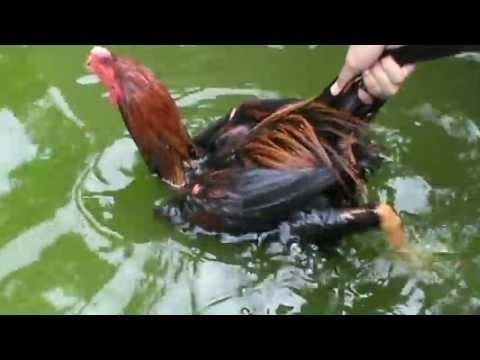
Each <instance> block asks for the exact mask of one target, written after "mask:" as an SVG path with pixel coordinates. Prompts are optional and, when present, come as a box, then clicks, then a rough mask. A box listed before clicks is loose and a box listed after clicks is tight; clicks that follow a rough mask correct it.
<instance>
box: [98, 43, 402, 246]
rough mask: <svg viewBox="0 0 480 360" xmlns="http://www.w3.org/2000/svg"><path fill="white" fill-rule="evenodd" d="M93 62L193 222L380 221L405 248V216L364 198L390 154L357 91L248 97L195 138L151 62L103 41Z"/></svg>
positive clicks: (249, 228)
mask: <svg viewBox="0 0 480 360" xmlns="http://www.w3.org/2000/svg"><path fill="white" fill-rule="evenodd" d="M89 66H90V68H91V70H92V71H94V72H95V73H96V74H97V75H98V76H99V77H100V79H101V80H102V82H103V83H104V84H105V85H106V86H107V87H108V88H109V90H110V95H111V100H112V101H113V102H114V103H115V104H116V105H118V107H119V110H120V112H121V114H122V117H123V120H124V122H125V124H126V126H127V128H128V130H129V132H130V133H131V135H132V137H133V139H134V141H135V142H136V144H137V146H138V148H139V150H140V152H141V154H142V156H143V158H144V159H145V161H146V163H147V165H148V166H149V168H150V170H151V171H152V172H154V173H156V174H158V175H159V176H160V177H161V178H162V179H163V180H164V181H165V182H166V183H168V184H169V185H170V186H171V187H172V189H174V190H175V191H177V193H178V195H179V197H178V199H179V200H180V201H177V202H176V205H178V207H179V209H180V215H181V218H182V219H183V220H184V221H186V222H188V223H191V224H194V225H196V226H199V227H200V228H202V229H204V230H206V231H209V232H216V233H227V234H231V235H242V234H245V233H261V234H263V236H270V235H272V236H274V235H278V234H279V233H280V228H282V226H281V225H282V224H289V225H290V226H289V227H288V228H289V232H290V235H291V236H295V237H297V238H301V239H308V240H313V241H316V242H317V243H322V241H325V240H327V239H331V238H332V237H333V238H339V237H340V236H341V235H342V234H345V233H347V232H351V231H360V230H368V229H371V228H375V227H379V226H380V227H382V228H383V229H384V230H385V231H386V232H387V234H388V236H389V239H390V240H391V242H392V244H394V245H396V246H398V247H403V245H404V235H403V231H402V229H401V222H400V220H399V218H398V216H397V215H396V214H395V213H394V211H393V210H392V209H391V208H390V207H389V206H388V205H379V206H373V205H372V206H359V204H357V203H356V198H357V193H358V189H359V186H360V187H363V185H364V183H365V180H366V175H367V173H368V172H369V171H372V170H374V169H375V168H376V166H378V164H379V160H380V157H379V153H378V149H377V148H376V147H375V146H374V145H373V144H371V143H370V141H369V140H368V139H366V138H365V136H364V135H365V134H364V132H365V130H367V129H368V120H367V116H364V115H365V114H366V113H367V112H368V111H367V112H366V111H365V109H360V108H359V107H358V106H357V107H356V106H355V105H354V104H355V102H354V101H352V97H353V96H355V95H352V94H354V92H353V91H350V92H348V91H345V92H344V95H342V96H343V97H340V98H337V99H336V100H335V102H332V101H329V100H328V99H327V98H326V97H318V98H315V99H311V100H307V101H298V100H294V99H286V100H255V101H250V102H246V103H243V104H241V105H240V106H239V107H237V108H234V109H232V110H231V111H229V112H228V114H227V115H226V116H225V117H224V118H222V119H220V120H219V121H217V122H215V123H214V124H213V125H212V126H211V127H210V128H208V129H207V130H205V131H204V132H203V133H202V134H200V135H199V136H197V137H196V138H194V139H192V138H191V137H190V136H189V134H188V132H187V130H186V129H185V127H184V125H183V123H182V121H181V118H180V114H179V111H178V109H177V107H176V105H175V102H174V100H173V99H172V98H171V96H170V94H169V92H168V90H167V89H166V87H165V86H164V85H163V84H162V83H161V82H160V81H159V80H158V79H156V78H155V76H154V74H153V73H152V72H151V71H150V70H148V69H147V68H146V67H144V66H143V65H141V64H139V63H137V62H135V61H133V60H131V59H128V58H127V57H123V56H116V55H113V54H111V53H110V52H109V51H108V50H106V49H103V48H95V49H94V50H92V53H91V55H90V59H89ZM359 114H360V115H361V116H357V115H359ZM164 213H165V214H169V213H170V212H169V211H165V212H164Z"/></svg>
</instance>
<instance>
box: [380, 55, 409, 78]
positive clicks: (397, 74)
mask: <svg viewBox="0 0 480 360" xmlns="http://www.w3.org/2000/svg"><path fill="white" fill-rule="evenodd" d="M381 63H382V67H383V69H384V70H385V73H386V74H387V76H388V78H389V79H390V81H391V82H392V83H394V84H396V85H400V84H401V83H403V82H404V81H405V79H406V78H407V72H406V71H405V70H404V69H403V68H402V67H400V65H398V64H397V63H396V62H395V60H393V58H392V57H391V56H387V57H386V58H383V59H382V61H381Z"/></svg>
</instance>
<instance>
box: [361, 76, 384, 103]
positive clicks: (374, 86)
mask: <svg viewBox="0 0 480 360" xmlns="http://www.w3.org/2000/svg"><path fill="white" fill-rule="evenodd" d="M363 83H364V85H365V88H366V89H367V91H368V93H369V94H371V95H373V96H375V97H379V96H380V94H381V88H380V85H379V84H378V83H377V81H376V80H375V79H374V77H373V75H372V72H371V71H370V70H366V71H365V72H364V73H363Z"/></svg>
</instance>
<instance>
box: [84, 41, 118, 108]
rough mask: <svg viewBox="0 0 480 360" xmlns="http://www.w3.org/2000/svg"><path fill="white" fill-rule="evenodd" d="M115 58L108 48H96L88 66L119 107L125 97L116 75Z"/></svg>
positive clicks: (92, 51) (91, 52)
mask: <svg viewBox="0 0 480 360" xmlns="http://www.w3.org/2000/svg"><path fill="white" fill-rule="evenodd" d="M115 61H116V59H115V56H114V55H113V54H112V53H111V52H110V51H109V50H107V49H106V48H104V47H100V46H95V47H94V48H93V49H92V50H91V51H90V55H89V56H88V59H87V63H86V66H87V68H88V70H89V71H91V72H92V73H94V74H95V75H97V76H98V77H99V79H100V81H101V82H102V83H103V85H104V86H105V87H106V88H107V89H108V91H109V93H110V100H111V101H112V103H113V104H114V105H118V104H119V103H120V102H121V100H122V97H123V94H122V90H121V87H120V84H119V82H118V79H117V76H116V73H115Z"/></svg>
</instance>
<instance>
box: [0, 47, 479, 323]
mask: <svg viewBox="0 0 480 360" xmlns="http://www.w3.org/2000/svg"><path fill="white" fill-rule="evenodd" d="M288 48H289V47H287V46H281V45H270V46H269V47H263V46H262V47H252V48H244V49H242V50H241V54H242V56H245V52H248V54H247V56H248V58H249V62H248V63H247V64H244V63H243V62H239V63H238V64H229V65H230V67H229V68H228V69H226V70H225V72H222V71H223V70H221V69H217V70H215V71H218V73H215V71H214V70H212V69H211V68H209V70H208V71H210V72H211V73H208V74H206V75H205V74H203V72H202V69H198V70H197V71H198V79H197V77H195V78H193V77H192V78H182V71H181V70H182V69H185V68H192V69H196V67H195V66H198V64H196V63H195V62H194V61H195V56H194V55H195V54H198V55H199V56H200V55H201V56H206V57H207V58H208V57H211V59H212V61H213V59H215V58H216V56H218V57H220V58H221V57H222V56H225V54H224V53H223V52H222V51H225V52H228V51H231V52H234V51H237V50H235V49H230V48H229V49H227V50H221V49H222V48H219V49H217V50H215V49H214V48H210V50H209V51H211V52H212V54H207V53H205V50H203V48H202V47H201V46H186V47H171V48H168V47H161V48H159V49H158V50H157V49H150V48H143V47H132V48H130V49H124V52H125V53H129V52H130V50H131V52H135V51H138V54H140V56H142V54H143V56H147V54H151V53H152V52H157V51H158V54H159V56H158V58H159V59H162V61H165V62H166V63H162V64H158V67H159V68H161V69H167V68H168V69H169V76H170V77H171V78H170V81H169V83H172V84H173V85H172V93H173V95H174V97H175V99H176V101H177V104H178V105H179V107H180V108H181V110H182V115H183V116H184V117H185V119H186V122H187V124H188V127H189V129H190V130H191V131H192V132H197V131H199V130H200V129H202V128H204V127H205V126H207V125H208V123H210V122H211V121H213V119H215V118H217V117H219V116H222V115H224V114H225V113H226V112H227V111H228V110H229V109H230V108H231V106H234V105H235V104H238V103H239V102H240V101H242V100H244V99H251V98H252V97H259V98H278V97H281V96H287V95H285V94H296V93H300V94H303V95H302V96H305V97H306V96H310V95H312V94H311V89H308V90H306V89H304V88H302V87H301V86H303V85H299V84H310V82H311V81H312V79H313V77H314V75H312V74H316V73H318V72H321V69H320V68H319V67H318V66H316V64H315V62H312V61H311V58H310V57H312V56H313V57H316V61H317V62H318V63H321V61H322V59H324V56H326V55H328V54H337V55H338V56H337V55H335V56H337V57H336V58H337V60H338V62H339V64H340V62H341V59H342V58H343V56H344V52H343V51H341V52H339V51H337V50H335V49H329V48H325V47H322V46H310V47H308V48H309V50H308V52H306V53H300V52H299V53H298V54H302V55H298V54H295V51H290V50H291V49H288ZM212 49H213V50H212ZM23 50H24V51H27V50H25V49H23ZM287 50H288V51H287ZM28 51H31V52H32V53H31V58H32V59H33V60H35V61H32V63H35V64H36V66H38V67H39V69H38V70H35V71H36V72H38V74H42V79H44V81H46V82H47V84H41V86H39V87H38V88H36V89H35V91H34V92H32V94H31V98H30V100H28V101H27V102H25V100H22V101H23V102H22V101H19V103H18V104H17V103H15V104H9V100H8V99H7V100H5V99H4V102H5V104H6V105H5V106H4V108H3V109H2V110H0V195H1V196H2V197H1V198H0V221H3V219H4V218H5V219H6V220H5V221H4V222H3V223H4V224H5V225H6V226H5V227H4V228H2V230H3V233H2V234H1V236H0V308H1V309H3V311H4V312H8V313H15V312H30V313H31V312H46V313H68V314H77V313H78V314H297V313H307V314H351V313H356V314H358V313H370V314H371V313H375V314H444V313H472V312H478V311H479V306H480V293H479V290H478V289H480V280H479V278H478V276H476V274H478V270H479V269H480V260H479V259H480V256H478V255H477V254H478V251H479V250H480V245H479V242H478V230H479V226H480V223H479V222H478V214H479V211H478V208H477V205H476V204H478V201H479V200H480V191H479V190H478V189H477V186H476V183H477V180H478V175H479V174H480V164H479V162H478V160H479V156H478V149H477V148H476V144H477V142H478V139H479V135H480V130H479V128H478V121H476V119H475V115H478V116H480V112H477V113H476V114H475V113H473V112H471V113H470V114H469V115H468V116H467V115H465V114H464V113H463V112H462V109H461V108H455V109H454V110H449V109H446V108H445V107H441V105H440V104H443V103H444V100H443V99H442V98H440V95H438V94H437V95H436V96H437V97H438V98H437V97H436V96H430V97H429V98H428V99H424V100H423V98H422V100H421V102H420V106H419V103H418V102H414V101H413V100H409V98H403V97H402V96H400V97H399V98H398V100H396V104H398V107H395V104H392V106H391V107H388V108H387V109H386V111H385V113H384V114H383V115H382V116H380V118H379V120H378V123H377V124H376V126H375V129H376V134H377V136H378V138H379V139H383V143H384V144H386V145H385V158H386V165H385V167H384V168H383V170H382V171H381V172H380V173H379V174H378V175H376V176H375V178H374V179H373V180H372V185H371V194H370V196H371V197H372V199H379V200H382V201H388V202H390V203H392V204H393V205H394V206H395V208H396V209H397V210H398V211H399V212H400V213H401V214H402V216H404V220H405V223H406V227H407V230H408V232H409V235H410V236H411V241H412V242H413V243H414V245H415V247H416V248H418V249H419V251H423V252H425V253H427V254H429V255H431V257H432V259H433V260H432V264H431V266H428V267H424V268H420V269H417V268H412V267H410V266H409V265H408V264H406V263H405V262H403V261H402V260H401V259H399V258H398V257H397V256H396V255H395V254H394V253H393V252H392V251H391V249H390V248H388V247H387V245H386V244H385V240H384V238H383V236H382V234H380V233H379V232H371V233H368V234H362V235H356V236H353V237H351V238H348V239H346V240H345V241H344V243H343V244H342V246H341V247H340V248H339V249H336V250H333V251H332V252H328V253H322V252H319V251H318V250H317V249H316V248H315V247H314V246H312V247H309V246H307V247H305V248H302V249H300V248H299V247H298V246H292V248H290V249H285V247H284V246H281V245H280V244H270V245H269V246H268V247H262V246H257V245H256V244H248V245H241V246H236V245H227V244H221V243H219V242H218V241H217V240H216V239H211V238H206V237H202V238H197V237H195V236H191V235H187V234H182V233H181V232H180V231H178V230H177V229H175V228H174V227H173V226H171V225H170V224H166V223H162V222H160V221H157V220H155V219H154V217H153V207H154V204H155V203H156V202H163V201H165V200H166V199H167V198H168V196H169V193H168V192H167V191H166V189H165V187H164V186H163V185H162V184H160V183H159V182H158V180H157V179H156V178H154V177H152V176H150V175H149V174H148V171H147V169H146V167H145V166H144V164H143V163H142V161H140V160H139V155H138V151H137V149H136V146H135V144H134V142H133V141H132V139H131V138H130V137H129V136H128V135H126V133H125V129H124V126H123V124H122V122H121V120H120V117H119V115H118V114H117V113H116V112H114V111H113V110H112V107H111V105H110V104H108V102H107V101H105V99H102V98H101V97H100V94H102V93H103V92H104V89H103V88H102V87H101V86H100V85H99V84H98V79H97V78H96V77H94V76H91V75H81V72H82V71H83V68H82V66H83V60H84V59H83V58H80V57H81V56H84V55H85V54H86V53H87V51H88V48H85V49H75V48H72V49H70V50H68V49H65V50H62V49H60V50H58V49H57V50H52V49H46V50H39V49H38V48H35V47H33V48H29V50H28ZM50 51H58V55H63V56H64V57H65V60H64V61H65V65H67V64H71V63H72V61H76V60H73V59H77V58H78V67H75V70H74V71H71V72H70V71H68V70H65V72H64V73H62V72H60V74H59V72H58V68H60V67H61V64H60V65H58V66H55V67H54V69H51V59H52V56H50V53H49V52H50ZM182 51H187V52H188V53H189V54H191V55H192V56H191V57H188V58H184V59H183V60H181V61H179V60H178V59H179V56H178V54H180V53H181V52H182ZM215 51H217V52H218V54H216V55H215ZM239 51H240V50H239ZM335 51H337V52H336V53H335ZM70 52H71V53H70ZM0 54H1V56H0V65H2V63H3V62H2V61H3V60H2V59H9V62H8V64H12V56H13V55H12V56H10V54H8V50H2V51H0ZM272 54H273V56H277V57H278V58H277V59H278V65H277V66H279V67H280V68H281V69H282V70H283V73H284V74H285V76H284V79H283V78H282V79H278V78H275V79H273V78H272V79H268V77H267V78H262V77H261V76H260V75H262V74H263V73H264V72H265V68H266V69H268V68H269V63H268V61H267V64H266V63H265V58H266V56H267V55H268V56H272ZM47 55H49V56H47ZM69 55H70V57H69ZM160 55H162V56H160ZM168 55H171V56H170V57H171V59H170V60H169V58H170V57H169V56H168ZM238 56H239V54H238V55H236V58H238ZM307 56H308V57H307ZM58 58H60V59H63V58H62V56H58ZM190 59H191V60H190ZM189 61H191V63H189ZM457 63H459V64H462V63H463V62H462V61H458V62H454V63H452V64H450V65H449V66H453V67H454V66H459V65H455V64H457ZM292 64H295V66H298V67H305V66H312V69H311V70H310V71H305V74H303V73H299V74H298V77H302V76H304V78H294V77H293V76H288V74H290V73H291V70H292ZM304 64H305V65H304ZM308 64H311V65H308ZM313 65H315V66H314V67H313ZM9 66H10V65H9ZM154 66H155V65H154ZM205 66H207V65H205ZM470 66H472V65H471V64H470ZM255 67H258V68H259V69H263V70H259V74H258V75H259V76H258V79H257V78H254V79H253V80H255V81H257V80H258V82H255V84H252V83H251V81H252V77H251V73H252V69H253V68H255ZM21 70H22V69H17V71H16V72H17V73H19V74H21V73H22V71H21ZM49 70H50V72H49ZM32 71H33V70H32ZM242 73H244V74H248V75H245V76H242ZM453 73H455V72H452V74H453ZM38 74H37V75H38ZM79 74H80V75H79ZM323 75H324V76H327V75H328V76H330V74H323ZM234 76H235V78H233V77H234ZM237 76H238V78H237ZM445 76H447V75H445ZM455 76H457V77H458V76H460V75H459V73H458V72H456V73H455ZM465 76H467V75H465ZM467 77H468V76H467ZM172 79H173V80H172ZM176 79H178V83H181V84H182V85H175V84H176V83H175V81H177V80H176ZM24 80H25V81H27V79H24ZM433 80H434V78H432V79H429V78H426V79H425V78H424V80H423V83H422V84H421V85H422V86H419V89H420V90H417V89H416V88H415V82H414V80H412V83H413V85H412V88H411V89H409V92H411V93H413V94H416V95H418V96H423V95H422V94H424V93H425V89H426V88H428V86H429V85H428V84H429V81H433ZM315 81H316V80H315ZM322 81H323V80H322ZM445 81H448V79H446V80H445ZM238 84H243V85H242V86H239V85H238ZM5 86H13V84H11V83H9V84H5ZM417 86H418V84H417ZM317 87H321V86H320V85H318V84H316V85H315V88H317ZM273 89H275V90H273ZM460 95H461V94H460ZM460 95H459V97H461V96H460ZM460 100H461V99H460ZM460 100H459V101H460ZM425 101H428V103H425ZM440 108H441V109H442V110H441V111H440V110H436V109H440ZM10 109H15V111H13V110H10ZM17 109H19V110H17ZM399 109H407V111H404V110H399ZM17 114H18V115H17ZM24 114H26V115H24ZM405 114H406V115H405ZM402 116H403V117H407V118H408V121H407V120H405V119H404V118H402ZM397 117H399V119H398V120H397ZM24 119H25V121H24ZM99 120H100V121H99ZM415 122H416V124H415ZM425 128H427V135H430V134H429V133H428V129H430V128H438V129H440V131H439V133H440V135H435V136H437V137H436V138H434V137H433V135H432V138H429V137H428V136H426V137H425V136H423V134H424V133H422V131H425ZM87 129H88V131H87ZM419 134H422V136H420V135H419ZM459 140H461V145H456V146H459V149H460V150H459V151H457V152H456V153H455V155H454V156H453V158H454V159H456V160H457V161H455V163H453V162H451V163H449V164H448V166H445V164H440V165H435V162H442V159H441V158H440V155H439V153H440V151H439V150H438V151H432V150H430V152H429V151H427V150H428V149H431V147H430V146H433V147H435V146H436V145H437V142H438V141H440V142H442V146H444V147H448V146H454V144H457V142H458V141H459ZM419 143H420V144H421V147H419V146H418V144H419ZM412 149H413V150H412ZM422 157H428V159H426V161H425V163H421V164H420V165H419V164H418V163H417V162H416V160H417V159H419V158H420V159H421V158H422ZM425 164H431V166H430V167H428V166H426V165H425ZM452 168H454V170H452ZM452 172H454V173H455V174H456V176H457V177H456V178H455V176H450V177H449V175H451V173H452ZM45 174H46V175H45ZM69 174H74V175H69ZM42 176H43V178H45V177H46V178H47V180H46V181H45V180H43V182H41V183H39V184H38V185H37V180H38V179H42ZM49 176H50V177H51V180H50V181H49ZM442 176H445V177H449V179H450V178H452V179H451V181H449V182H448V183H442V181H441V180H442ZM32 179H33V180H34V181H32ZM456 179H461V180H464V181H463V182H460V180H456ZM38 181H39V180H38ZM25 183H28V184H29V186H25V185H24V184H25ZM60 188H61V189H67V191H64V190H59V189H60ZM45 194H47V195H49V197H50V198H52V199H54V200H55V201H53V200H52V201H51V202H49V203H45V204H46V205H44V206H45V209H42V208H40V209H38V208H36V210H35V211H33V212H32V213H31V214H30V213H23V212H19V213H22V219H21V220H22V221H24V222H20V219H15V218H12V217H9V216H8V214H10V211H11V209H12V210H15V209H16V208H21V207H22V203H21V202H20V201H19V200H18V199H21V200H22V201H25V199H28V201H32V202H35V201H36V200H37V198H38V197H39V196H42V197H45ZM20 195H24V198H21V197H20V198H18V196H20ZM23 206H24V205H23ZM37 212H38V213H39V214H37ZM40 215H41V216H40ZM3 223H2V224H3ZM18 224H23V225H18ZM26 299H28V300H26Z"/></svg>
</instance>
